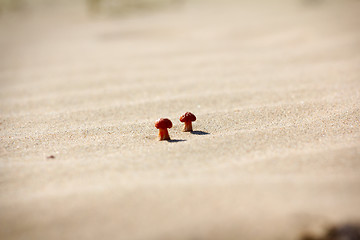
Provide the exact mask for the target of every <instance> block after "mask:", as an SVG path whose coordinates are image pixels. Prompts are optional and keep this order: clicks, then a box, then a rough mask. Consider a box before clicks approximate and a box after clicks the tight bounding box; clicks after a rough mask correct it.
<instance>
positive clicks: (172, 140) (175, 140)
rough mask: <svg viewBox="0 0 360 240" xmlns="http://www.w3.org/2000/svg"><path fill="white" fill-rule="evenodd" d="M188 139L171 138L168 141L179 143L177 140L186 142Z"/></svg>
mask: <svg viewBox="0 0 360 240" xmlns="http://www.w3.org/2000/svg"><path fill="white" fill-rule="evenodd" d="M185 141H186V140H185V139H170V140H167V142H169V143H177V142H185Z"/></svg>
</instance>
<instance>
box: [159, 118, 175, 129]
mask: <svg viewBox="0 0 360 240" xmlns="http://www.w3.org/2000/svg"><path fill="white" fill-rule="evenodd" d="M155 127H156V128H157V129H160V128H172V122H171V121H170V120H169V119H167V118H160V119H159V120H157V121H156V122H155Z"/></svg>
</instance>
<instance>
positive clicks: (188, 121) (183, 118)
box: [180, 112, 196, 132]
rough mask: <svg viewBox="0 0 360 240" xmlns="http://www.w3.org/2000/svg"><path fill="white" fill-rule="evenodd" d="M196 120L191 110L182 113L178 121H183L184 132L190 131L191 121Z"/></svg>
mask: <svg viewBox="0 0 360 240" xmlns="http://www.w3.org/2000/svg"><path fill="white" fill-rule="evenodd" d="M195 121H196V117H195V115H194V114H192V113H191V112H186V113H185V114H184V115H182V116H181V117H180V122H184V123H185V126H184V130H183V131H184V132H192V130H193V129H192V123H191V122H195Z"/></svg>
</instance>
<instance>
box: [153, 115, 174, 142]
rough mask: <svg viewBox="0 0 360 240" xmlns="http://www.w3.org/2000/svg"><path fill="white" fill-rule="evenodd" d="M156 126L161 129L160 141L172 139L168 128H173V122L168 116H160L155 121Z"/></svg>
mask: <svg viewBox="0 0 360 240" xmlns="http://www.w3.org/2000/svg"><path fill="white" fill-rule="evenodd" d="M155 127H156V128H157V129H159V141H162V140H170V136H169V132H168V130H167V129H168V128H172V122H171V121H170V120H169V119H167V118H160V119H159V120H157V121H156V122H155Z"/></svg>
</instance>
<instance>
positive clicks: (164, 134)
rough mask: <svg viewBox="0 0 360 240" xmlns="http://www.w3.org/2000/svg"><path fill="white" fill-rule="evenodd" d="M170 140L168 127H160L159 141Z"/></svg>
mask: <svg viewBox="0 0 360 240" xmlns="http://www.w3.org/2000/svg"><path fill="white" fill-rule="evenodd" d="M162 140H170V136H169V132H168V130H167V128H159V141H162Z"/></svg>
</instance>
